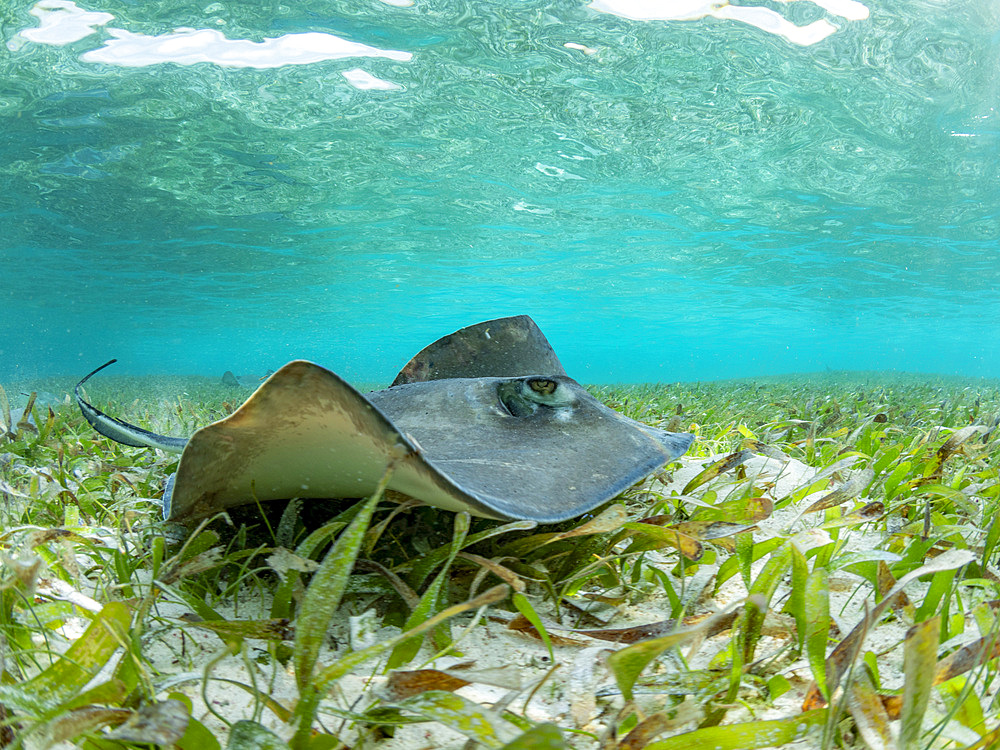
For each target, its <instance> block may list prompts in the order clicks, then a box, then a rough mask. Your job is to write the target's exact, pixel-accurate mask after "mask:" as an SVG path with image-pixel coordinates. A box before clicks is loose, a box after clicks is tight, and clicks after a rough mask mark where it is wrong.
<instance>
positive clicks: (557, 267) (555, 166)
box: [0, 0, 1000, 383]
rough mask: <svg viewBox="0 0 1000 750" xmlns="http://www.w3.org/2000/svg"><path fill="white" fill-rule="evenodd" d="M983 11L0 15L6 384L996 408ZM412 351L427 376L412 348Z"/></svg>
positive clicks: (418, 1) (997, 279)
mask: <svg viewBox="0 0 1000 750" xmlns="http://www.w3.org/2000/svg"><path fill="white" fill-rule="evenodd" d="M998 16H1000V11H998V9H997V6H996V4H995V3H992V2H987V0H967V1H966V0H960V1H959V2H944V1H943V0H942V1H940V2H937V1H935V0H918V1H917V2H895V0H881V1H880V2H879V3H878V4H877V5H872V6H871V7H869V5H866V4H863V3H861V2H859V1H858V0H823V2H809V1H807V0H799V1H797V2H765V3H757V4H750V3H746V4H745V5H740V4H732V3H728V2H718V1H712V0H593V1H592V2H590V3H589V4H588V3H586V2H584V1H583V0H573V1H572V2H570V1H560V2H552V1H551V0H547V1H545V2H514V3H503V2H501V3H493V2H480V3H465V2H451V1H450V0H448V1H441V2H438V0H384V1H380V0H345V1H344V2H315V3H313V2H295V3H288V4H272V3H254V2H251V3H207V2H206V3H205V4H204V5H201V4H190V3H181V2H173V1H172V0H168V1H166V2H118V3H114V2H113V3H110V4H103V5H102V4H87V3H82V4H81V3H74V2H69V1H66V2H63V1H62V0H41V1H40V2H37V3H31V2H14V3H8V4H7V5H6V9H5V10H4V15H3V27H2V29H3V30H2V33H3V42H4V45H5V49H4V53H3V54H2V55H0V81H2V82H3V87H2V90H0V123H2V128H3V134H4V135H3V138H2V140H0V179H2V186H3V190H2V194H0V210H2V211H3V214H2V217H3V223H2V226H3V231H2V236H3V238H2V240H0V252H2V262H3V274H2V281H0V307H2V311H3V312H2V314H0V377H6V378H8V379H10V378H19V377H34V376H38V375H81V374H83V373H85V372H87V371H89V369H91V368H92V367H94V366H96V365H98V364H100V363H101V362H104V361H106V360H108V359H110V358H111V357H118V358H119V359H120V364H119V365H118V368H119V370H120V372H122V373H176V374H204V375H216V376H221V375H222V373H223V372H224V371H226V370H232V371H234V372H236V373H239V372H241V371H242V372H254V373H256V372H260V373H263V372H266V371H267V370H269V369H276V368H277V367H278V366H280V365H281V364H284V363H285V362H287V361H288V360H290V359H294V358H299V357H301V358H306V359H312V360H314V361H316V362H318V363H321V364H323V365H326V366H329V367H331V368H332V369H334V370H336V371H337V372H338V373H341V374H343V375H345V376H346V377H348V378H349V379H352V380H357V379H361V380H365V381H371V382H388V380H390V379H391V377H392V374H393V373H394V372H395V371H397V370H398V369H399V368H400V367H402V365H403V364H404V363H405V362H406V361H407V359H408V358H409V357H410V356H412V355H413V354H414V353H415V349H414V344H422V343H426V342H429V341H432V340H434V339H435V338H437V337H439V336H443V335H445V334H446V333H449V332H450V331H453V330H455V329H457V328H460V327H462V326H465V325H469V324H472V323H477V322H480V321H483V320H488V319H491V318H497V317H501V316H505V315H518V314H526V315H531V316H532V317H533V318H534V319H535V321H536V322H537V323H538V324H539V326H540V327H541V328H542V330H544V331H545V333H546V335H547V337H548V338H549V339H550V341H551V342H552V343H553V345H554V346H555V347H556V349H557V350H558V351H559V352H560V355H561V356H562V358H563V360H564V361H565V362H566V364H567V368H568V370H569V371H570V372H571V373H573V374H574V375H576V376H577V377H578V378H579V379H580V380H582V381H585V382H596V383H609V382H671V381H698V380H709V379H719V378H727V377H745V376H757V375H765V374H780V373H794V372H823V371H826V370H828V369H829V370H882V371H906V372H925V373H946V374H961V375H975V376H991V377H995V376H997V374H998V372H1000V344H998V336H997V335H996V333H997V328H996V321H997V320H1000V263H998V261H997V251H998V244H997V243H998V240H1000V215H998V206H1000V174H998V172H1000V159H998V154H1000V150H998V137H1000V136H998V131H1000V112H998V111H997V106H998V102H1000V73H998V65H997V59H998V54H1000V39H998V36H997V34H998V33H1000V18H998ZM417 348H419V347H417Z"/></svg>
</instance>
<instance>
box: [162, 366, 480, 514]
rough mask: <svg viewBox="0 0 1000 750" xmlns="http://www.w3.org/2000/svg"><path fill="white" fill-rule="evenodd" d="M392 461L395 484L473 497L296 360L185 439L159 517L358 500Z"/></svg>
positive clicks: (333, 379) (344, 390)
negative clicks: (272, 503)
mask: <svg viewBox="0 0 1000 750" xmlns="http://www.w3.org/2000/svg"><path fill="white" fill-rule="evenodd" d="M390 466H393V467H394V470H393V475H392V478H393V480H392V482H391V484H390V487H391V488H393V489H399V490H400V491H402V492H406V493H407V494H410V495H413V496H414V497H418V498H420V499H421V500H424V501H425V502H427V503H430V504H432V505H438V506H440V507H444V508H449V509H462V508H469V507H472V506H474V505H475V503H476V500H475V498H473V497H467V496H465V494H464V493H463V492H462V490H461V488H459V487H456V486H454V485H453V484H451V483H449V482H448V481H447V478H446V477H442V476H440V475H439V474H438V473H436V472H434V471H433V470H431V469H430V467H429V466H428V465H427V464H426V462H424V461H423V460H422V459H421V457H420V455H419V452H418V450H417V448H416V446H415V445H414V444H413V443H412V442H411V441H410V440H409V439H408V438H407V437H405V436H404V435H402V434H401V433H400V432H399V431H398V430H397V429H396V428H395V426H394V425H393V424H392V422H390V421H389V420H388V419H387V418H386V416H385V415H384V414H382V412H380V411H379V409H378V408H377V407H375V406H374V405H373V404H372V403H371V402H370V401H368V400H367V399H366V398H365V397H364V396H363V395H361V394H360V393H359V392H358V391H356V390H355V389H354V388H353V387H351V385H350V384H348V383H347V382H346V381H344V380H343V379H342V378H340V376H338V375H337V374H336V373H333V372H331V371H329V370H327V369H325V368H323V367H320V366H319V365H316V364H313V363H312V362H307V361H304V360H296V361H294V362H289V363H288V364H287V365H285V366H284V367H282V368H281V369H280V370H278V371H277V372H276V373H274V374H273V375H272V376H271V377H270V378H269V379H268V380H267V381H266V382H265V383H263V384H262V385H261V386H260V388H258V389H257V390H256V391H255V392H254V393H253V395H251V396H250V398H249V399H247V401H246V402H245V403H244V404H243V405H242V406H241V407H240V408H239V409H237V410H236V411H235V412H233V413H232V414H231V415H229V416H228V417H226V418H225V419H222V420H220V421H218V422H214V423H213V424H210V425H208V426H206V427H203V428H201V429H200V430H198V431H197V432H196V433H195V434H194V435H192V436H191V439H190V440H189V441H188V444H187V446H186V447H185V448H184V452H183V453H182V454H181V460H180V463H179V464H178V466H177V473H176V475H175V476H174V481H173V484H172V485H171V487H170V488H169V490H168V492H167V493H165V494H164V498H163V514H164V516H165V517H167V518H171V519H174V520H179V521H187V520H192V519H197V518H202V517H205V516H209V515H211V514H213V513H216V512H218V511H221V510H225V509H226V508H229V507H232V506H235V505H243V504H246V503H250V502H253V501H254V499H257V500H260V501H266V500H276V499H286V500H287V499H290V498H293V497H333V498H339V497H365V496H367V495H370V494H371V493H372V492H373V491H374V490H375V488H376V486H377V485H378V483H379V481H380V480H381V479H382V477H383V475H384V474H385V472H386V471H387V470H388V468H389V467H390ZM482 510H483V511H484V512H483V513H481V515H489V514H488V509H486V508H483V509H482Z"/></svg>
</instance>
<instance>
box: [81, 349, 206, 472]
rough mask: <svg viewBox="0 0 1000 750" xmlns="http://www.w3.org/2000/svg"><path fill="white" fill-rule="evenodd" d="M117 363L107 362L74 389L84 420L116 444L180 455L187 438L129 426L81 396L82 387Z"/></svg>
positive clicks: (113, 360) (114, 360)
mask: <svg viewBox="0 0 1000 750" xmlns="http://www.w3.org/2000/svg"><path fill="white" fill-rule="evenodd" d="M117 361H118V360H117V359H112V360H111V361H110V362H105V363H104V364H103V365H101V366H100V367H98V368H97V369H96V370H94V371H93V372H91V373H89V374H87V375H86V376H84V378H83V379H82V380H81V381H80V382H79V383H77V384H76V388H74V389H73V393H74V394H76V403H77V404H78V405H79V406H80V411H81V412H82V413H83V416H84V418H85V419H86V420H87V421H88V422H90V426H91V427H93V428H94V429H95V430H97V431H98V432H99V433H101V434H102V435H104V437H107V438H111V439H112V440H114V441H115V442H116V443H121V444H122V445H131V446H134V447H136V448H159V449H160V450H161V451H167V452H168V453H180V452H181V451H182V450H184V446H185V445H187V438H178V437H170V436H169V435H158V434H157V433H155V432H150V431H149V430H144V429H142V428H141V427H136V426H135V425H134V424H129V423H128V422H124V421H122V420H121V419H118V418H116V417H112V416H109V415H108V414H105V413H104V412H103V411H101V410H100V409H98V408H97V407H95V406H94V405H93V404H91V403H89V402H88V401H87V400H86V399H84V397H83V396H82V395H80V386H82V385H83V384H84V383H86V382H87V381H88V380H90V378H91V377H92V376H94V375H96V374H97V373H99V372H100V371H101V370H103V369H104V368H105V367H107V366H108V365H113V364H114V363H115V362H117Z"/></svg>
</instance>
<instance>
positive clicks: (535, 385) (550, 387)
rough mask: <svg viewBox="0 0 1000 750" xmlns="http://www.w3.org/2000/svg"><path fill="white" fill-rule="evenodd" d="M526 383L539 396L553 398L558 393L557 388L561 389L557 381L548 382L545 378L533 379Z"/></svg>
mask: <svg viewBox="0 0 1000 750" xmlns="http://www.w3.org/2000/svg"><path fill="white" fill-rule="evenodd" d="M526 382H527V384H528V387H529V388H530V389H531V390H533V391H534V392H535V393H537V394H538V395H539V396H551V395H552V394H553V393H555V392H556V388H558V387H559V384H558V383H557V382H556V381H554V380H547V379H545V378H532V379H531V380H528V381H526Z"/></svg>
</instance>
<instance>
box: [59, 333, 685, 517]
mask: <svg viewBox="0 0 1000 750" xmlns="http://www.w3.org/2000/svg"><path fill="white" fill-rule="evenodd" d="M114 361H115V360H112V362H114ZM109 364H111V362H109V363H107V364H105V365H102V366H101V367H99V368H97V369H96V370H94V371H93V372H91V373H90V374H89V375H87V376H86V377H84V378H83V380H81V381H80V382H79V383H78V384H77V386H76V398H77V402H78V403H79V405H80V409H81V411H82V412H83V415H84V417H86V419H87V421H88V422H90V424H91V425H92V426H93V427H94V429H96V430H97V431H98V432H100V433H101V434H103V435H105V436H107V437H109V438H111V439H112V440H115V441H117V442H119V443H124V444H125V445H132V446H147V447H153V448H159V449H161V450H165V451H173V452H180V453H181V457H180V462H179V463H178V466H177V472H176V474H174V475H173V477H171V479H169V480H168V481H167V486H166V489H165V491H164V495H163V515H164V517H165V518H168V519H172V520H177V521H181V522H190V521H194V520H198V519H201V518H204V517H207V516H210V515H212V514H214V513H217V512H219V511H222V510H225V509H226V508H229V507H232V506H236V505H242V504H246V503H253V502H255V501H257V500H259V501H265V500H277V499H284V500H288V499H291V498H295V497H299V498H353V497H365V496H367V495H370V494H371V493H372V492H374V491H375V490H376V488H377V487H378V485H379V483H380V481H382V480H383V478H384V477H385V476H386V474H387V472H388V483H387V485H386V486H387V487H388V489H391V490H395V491H397V492H400V493H402V494H404V495H408V496H410V497H412V498H415V499H417V500H420V501H422V502H424V503H426V504H428V505H432V506H436V507H438V508H443V509H446V510H450V511H467V512H469V513H471V514H472V515H475V516H482V517H486V518H493V519H500V520H513V519H518V520H532V521H536V522H539V523H554V522H558V521H564V520H566V519H570V518H573V517H576V516H579V515H582V514H584V513H587V512H589V511H591V510H593V509H595V508H597V507H598V506H600V505H602V504H603V503H606V502H607V501H609V500H611V499H612V498H614V497H615V496H617V495H618V494H620V493H621V492H622V491H624V490H625V489H627V488H628V487H630V486H632V485H633V484H635V483H636V482H637V481H639V480H640V479H642V478H643V477H645V476H647V475H649V474H650V473H652V472H654V471H655V470H656V469H658V468H659V467H661V466H662V465H664V464H665V463H667V462H668V461H671V460H673V459H675V458H677V457H678V456H680V455H681V454H683V453H684V452H685V451H686V450H687V449H688V447H689V446H690V444H691V442H692V440H693V439H694V438H693V436H692V435H688V434H681V433H672V432H665V431H663V430H660V429H657V428H655V427H650V426H648V425H645V424H642V423H640V422H636V421H634V420H632V419H629V418H628V417H626V416H624V415H622V414H619V413H618V412H616V411H614V410H613V409H610V408H608V407H607V406H605V405H603V404H602V403H600V402H599V401H598V400H597V399H595V398H594V397H593V396H591V395H590V394H589V393H588V392H587V391H586V390H584V388H583V387H582V386H580V385H579V384H578V383H577V382H576V381H575V380H573V379H571V378H570V377H569V376H568V375H567V374H566V371H565V370H564V369H563V367H562V365H561V364H560V362H559V360H558V358H557V357H556V355H555V352H554V351H553V350H552V347H551V346H550V345H549V343H548V341H546V339H545V336H544V335H542V332H541V331H540V330H539V329H538V326H536V325H535V323H534V321H533V320H531V318H529V317H528V316H526V315H520V316H516V317H510V318H500V319H497V320H490V321H486V322H484V323H479V324H476V325H473V326H469V327H467V328H463V329H461V330H459V331H456V332H455V333H453V334H450V335H448V336H445V337H444V338H442V339H440V340H438V341H435V342H434V343H433V344H431V345H429V346H428V347H426V348H425V349H423V350H422V351H420V352H419V353H418V354H417V355H416V356H415V357H414V358H413V359H412V360H411V361H410V362H409V363H408V364H407V365H406V366H405V367H404V368H403V369H402V371H401V372H400V373H399V375H397V377H396V379H395V380H394V381H393V383H392V385H391V386H390V387H389V388H387V389H385V390H380V391H374V392H372V393H368V394H362V393H360V392H358V391H357V390H355V389H354V388H353V387H352V386H351V385H350V384H348V383H347V382H346V381H345V380H343V379H342V378H341V377H340V376H339V375H337V374H336V373H334V372H332V371H330V370H327V369H326V368H324V367H321V366H319V365H317V364H314V363H312V362H308V361H305V360H295V361H293V362H289V363H288V364H287V365H285V366H284V367H282V368H281V369H279V370H278V371H277V372H275V373H274V374H273V375H271V376H270V377H269V378H268V379H267V380H266V381H265V382H264V383H262V384H261V385H260V387H259V388H257V390H256V391H255V392H254V393H253V394H252V395H251V396H250V397H249V398H248V399H247V400H246V402H244V403H243V405H242V406H240V407H239V408H238V409H237V410H236V411H234V412H233V413H232V414H230V415H229V416H228V417H226V418H224V419H221V420H219V421H217V422H214V423H212V424H209V425H207V426H205V427H202V428H201V429H199V430H198V431H196V432H195V433H194V434H193V435H192V436H191V437H190V438H189V439H186V438H179V437H170V436H166V435H158V434H156V433H153V432H149V431H147V430H143V429H142V428H140V427H136V426H135V425H132V424H129V423H128V422H124V421H122V420H120V419H116V418H114V417H111V416H108V415H107V414H105V413H103V412H101V411H100V410H98V409H97V408H95V407H94V406H92V405H91V404H90V403H88V402H87V401H86V400H85V399H84V398H83V397H82V396H81V394H80V388H81V386H82V385H83V384H84V383H85V382H87V380H88V379H89V378H90V377H91V376H93V375H94V374H95V373H97V372H99V371H100V370H102V369H103V368H104V367H107V366H108V365H109Z"/></svg>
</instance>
